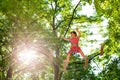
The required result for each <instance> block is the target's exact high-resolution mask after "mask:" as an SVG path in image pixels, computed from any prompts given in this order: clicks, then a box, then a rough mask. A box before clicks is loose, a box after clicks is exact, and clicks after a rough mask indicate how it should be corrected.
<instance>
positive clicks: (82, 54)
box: [79, 49, 88, 67]
mask: <svg viewBox="0 0 120 80" xmlns="http://www.w3.org/2000/svg"><path fill="white" fill-rule="evenodd" d="M79 52H80V54H81V56H82V57H83V58H84V59H85V67H87V66H88V57H87V56H85V55H84V53H83V51H82V50H81V49H80V50H79Z"/></svg>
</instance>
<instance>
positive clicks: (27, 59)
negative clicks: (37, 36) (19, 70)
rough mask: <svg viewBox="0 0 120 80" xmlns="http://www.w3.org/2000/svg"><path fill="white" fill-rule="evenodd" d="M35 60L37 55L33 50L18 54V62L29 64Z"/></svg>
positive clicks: (25, 50)
mask: <svg viewBox="0 0 120 80" xmlns="http://www.w3.org/2000/svg"><path fill="white" fill-rule="evenodd" d="M36 59H37V54H36V51H35V50H32V49H23V50H21V51H20V52H19V54H18V60H19V61H20V62H23V63H24V64H30V63H32V62H33V61H35V60H36Z"/></svg>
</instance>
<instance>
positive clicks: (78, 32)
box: [76, 28, 81, 38]
mask: <svg viewBox="0 0 120 80" xmlns="http://www.w3.org/2000/svg"><path fill="white" fill-rule="evenodd" d="M76 31H77V34H78V38H80V36H81V35H80V31H79V30H78V28H76Z"/></svg>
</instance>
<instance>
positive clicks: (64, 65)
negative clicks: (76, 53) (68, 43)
mask: <svg viewBox="0 0 120 80" xmlns="http://www.w3.org/2000/svg"><path fill="white" fill-rule="evenodd" d="M70 57H71V54H70V53H68V54H67V57H66V60H64V64H63V68H64V71H66V67H67V65H68V63H69V60H70Z"/></svg>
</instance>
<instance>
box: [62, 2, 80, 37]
mask: <svg viewBox="0 0 120 80" xmlns="http://www.w3.org/2000/svg"><path fill="white" fill-rule="evenodd" d="M79 4H80V0H79V2H78V3H77V5H76V6H75V8H74V9H73V12H72V17H71V19H70V21H69V23H68V28H67V30H66V32H65V34H64V37H65V36H66V34H67V32H68V30H69V28H70V25H71V23H72V21H73V18H74V14H75V11H76V9H77V7H78V5H79Z"/></svg>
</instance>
